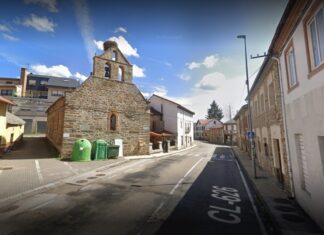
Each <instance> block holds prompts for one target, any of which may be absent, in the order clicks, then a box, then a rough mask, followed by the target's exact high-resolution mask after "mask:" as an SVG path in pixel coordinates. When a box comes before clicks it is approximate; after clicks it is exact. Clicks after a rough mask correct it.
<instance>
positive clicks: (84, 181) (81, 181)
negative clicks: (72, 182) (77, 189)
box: [77, 180, 88, 184]
mask: <svg viewBox="0 0 324 235" xmlns="http://www.w3.org/2000/svg"><path fill="white" fill-rule="evenodd" d="M86 182H88V180H78V181H77V183H79V184H82V183H86Z"/></svg>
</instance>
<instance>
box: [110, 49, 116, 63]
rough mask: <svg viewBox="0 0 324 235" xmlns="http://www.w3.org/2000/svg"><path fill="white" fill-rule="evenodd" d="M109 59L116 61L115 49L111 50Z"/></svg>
mask: <svg viewBox="0 0 324 235" xmlns="http://www.w3.org/2000/svg"><path fill="white" fill-rule="evenodd" d="M111 60H113V61H117V52H116V51H113V52H112V55H111Z"/></svg>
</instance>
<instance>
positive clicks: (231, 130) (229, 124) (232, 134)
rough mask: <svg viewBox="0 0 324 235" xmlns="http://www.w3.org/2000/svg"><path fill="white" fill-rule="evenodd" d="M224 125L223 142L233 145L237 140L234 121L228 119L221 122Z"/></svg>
mask: <svg viewBox="0 0 324 235" xmlns="http://www.w3.org/2000/svg"><path fill="white" fill-rule="evenodd" d="M223 126H224V144H228V145H233V144H236V142H237V127H236V122H235V121H234V120H233V119H230V120H228V121H226V122H224V123H223Z"/></svg>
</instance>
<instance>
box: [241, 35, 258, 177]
mask: <svg viewBox="0 0 324 235" xmlns="http://www.w3.org/2000/svg"><path fill="white" fill-rule="evenodd" d="M237 38H240V39H244V49H245V72H246V87H247V93H248V112H249V130H250V133H251V135H252V132H253V126H252V111H251V104H250V103H251V101H250V85H249V71H248V62H247V53H246V35H238V36H237ZM251 137H252V136H249V139H250V146H251V159H252V169H253V177H254V178H256V177H257V175H256V167H255V156H254V144H253V140H252V138H251Z"/></svg>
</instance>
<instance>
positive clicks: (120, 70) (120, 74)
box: [118, 67, 124, 81]
mask: <svg viewBox="0 0 324 235" xmlns="http://www.w3.org/2000/svg"><path fill="white" fill-rule="evenodd" d="M118 81H124V70H123V68H122V67H119V68H118Z"/></svg>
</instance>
